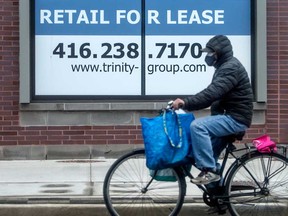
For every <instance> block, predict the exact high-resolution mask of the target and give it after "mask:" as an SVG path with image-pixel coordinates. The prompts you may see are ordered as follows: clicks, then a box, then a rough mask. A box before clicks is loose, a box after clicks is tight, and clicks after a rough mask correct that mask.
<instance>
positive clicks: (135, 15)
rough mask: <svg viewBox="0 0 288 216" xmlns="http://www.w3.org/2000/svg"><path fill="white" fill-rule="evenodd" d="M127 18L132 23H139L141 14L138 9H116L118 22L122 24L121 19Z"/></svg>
mask: <svg viewBox="0 0 288 216" xmlns="http://www.w3.org/2000/svg"><path fill="white" fill-rule="evenodd" d="M122 19H126V20H127V21H128V22H129V23H130V24H137V23H139V22H140V19H141V15H140V13H139V11H137V10H130V11H128V13H127V11H126V10H117V11H116V24H121V20H122Z"/></svg>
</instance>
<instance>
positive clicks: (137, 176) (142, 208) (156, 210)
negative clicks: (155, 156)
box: [103, 149, 186, 216]
mask: <svg viewBox="0 0 288 216" xmlns="http://www.w3.org/2000/svg"><path fill="white" fill-rule="evenodd" d="M173 172H174V175H175V177H176V181H173V182H165V181H156V180H155V179H152V177H151V176H150V172H149V169H148V168H147V167H146V157H145V151H144V149H143V150H137V151H133V152H131V153H128V154H126V155H124V156H122V157H121V158H119V159H118V160H116V161H115V162H114V164H112V166H111V167H110V169H109V170H108V172H107V174H106V177H105V180H104V185H103V194H104V202H105V205H106V207H107V209H108V211H109V213H110V214H111V215H113V216H114V215H121V216H129V215H133V216H134V215H137V216H141V215H149V216H153V215H155V216H161V215H163V216H164V215H165V216H167V215H177V214H178V213H179V211H180V209H181V207H182V205H183V202H184V196H185V193H186V182H185V177H184V176H183V175H182V174H181V173H180V171H178V170H177V169H173Z"/></svg>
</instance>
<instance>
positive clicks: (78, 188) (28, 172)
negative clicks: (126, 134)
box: [0, 159, 206, 216]
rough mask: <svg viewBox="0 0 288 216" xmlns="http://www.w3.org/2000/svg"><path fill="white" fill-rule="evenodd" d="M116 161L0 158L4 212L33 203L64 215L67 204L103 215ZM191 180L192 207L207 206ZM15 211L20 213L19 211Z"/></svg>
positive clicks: (0, 208)
mask: <svg viewBox="0 0 288 216" xmlns="http://www.w3.org/2000/svg"><path fill="white" fill-rule="evenodd" d="M114 161H115V160H114V159H93V160H82V159H75V160H67V159H65V160H11V161H0V173H1V174H0V215H5V216H6V215H7V212H10V213H9V214H11V215H12V213H13V211H12V210H13V209H14V210H15V211H16V212H18V211H21V212H22V213H21V215H26V214H24V213H23V211H24V212H25V211H28V212H27V215H32V214H31V213H30V212H29V211H30V210H29V206H30V207H31V205H33V208H34V211H35V210H36V209H37V211H36V212H38V213H39V211H42V213H41V215H43V212H47V213H48V212H50V211H56V212H57V215H61V214H60V213H59V212H61V211H64V210H63V208H64V209H67V208H69V209H70V210H69V211H70V212H72V213H75V212H77V209H79V208H82V209H83V207H84V208H85V209H86V208H87V209H89V208H90V209H93V212H95V211H96V212H98V213H99V215H108V213H107V210H106V208H105V206H104V202H103V195H102V187H103V181H104V178H105V175H106V172H107V170H108V169H109V167H110V166H111V164H112V163H113V162H114ZM195 172H197V173H198V170H196V169H195ZM197 173H195V174H197ZM187 181H188V182H187V195H186V199H187V200H189V205H190V207H189V208H191V204H192V206H193V205H200V206H201V207H202V208H203V207H205V208H206V206H204V205H203V204H202V193H201V191H200V190H199V189H198V188H197V187H196V186H195V185H193V184H191V183H190V182H189V179H187ZM19 205H20V206H19ZM49 205H50V207H49ZM65 206H66V207H65ZM48 209H49V211H48ZM53 209H54V210H53ZM73 209H74V210H73ZM97 209H102V210H101V211H99V210H97ZM83 210H84V209H83ZM78 211H79V210H78ZM85 211H86V210H85ZM204 211H205V210H204ZM4 212H5V213H4ZM90 212H91V211H90ZM100 212H101V214H100ZM50 213H51V212H50ZM58 213H59V214H58ZM82 213H83V212H82ZM82 213H81V214H82ZM13 214H14V216H15V215H20V214H17V213H15V212H14V213H13ZM38 215H39V214H38ZM50 215H51V214H50ZM52 215H53V216H54V215H55V214H52ZM63 215H66V213H65V214H64V213H63ZM69 215H73V214H69ZM76 215H77V214H76ZM79 215H80V214H79ZM87 215H90V214H87ZM93 215H97V214H96V213H94V214H93ZM7 216H8V215H7Z"/></svg>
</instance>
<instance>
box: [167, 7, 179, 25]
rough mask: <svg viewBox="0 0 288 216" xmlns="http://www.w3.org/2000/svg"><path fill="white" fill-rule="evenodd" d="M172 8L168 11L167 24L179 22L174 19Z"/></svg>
mask: <svg viewBox="0 0 288 216" xmlns="http://www.w3.org/2000/svg"><path fill="white" fill-rule="evenodd" d="M171 18H172V17H171V10H168V11H167V24H177V22H176V21H175V20H174V21H173V20H172V19H171Z"/></svg>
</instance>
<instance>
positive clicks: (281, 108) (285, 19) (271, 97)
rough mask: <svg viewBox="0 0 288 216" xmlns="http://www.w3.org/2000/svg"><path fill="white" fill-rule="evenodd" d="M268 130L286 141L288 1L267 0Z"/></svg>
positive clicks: (287, 114)
mask: <svg viewBox="0 0 288 216" xmlns="http://www.w3.org/2000/svg"><path fill="white" fill-rule="evenodd" d="M267 41H268V42H267V43H268V44H267V47H268V48H267V49H268V50H267V60H268V103H267V105H268V106H267V107H268V109H267V125H266V129H267V133H269V134H270V135H271V136H272V137H273V138H275V139H277V140H278V142H282V143H287V142H288V109H287V108H288V1H286V0H277V1H275V0H268V1H267Z"/></svg>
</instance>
